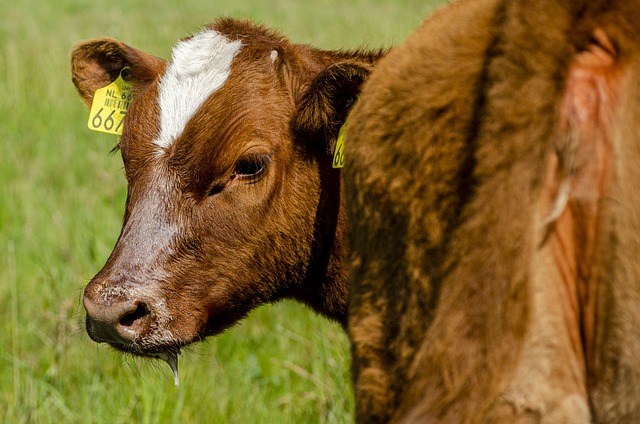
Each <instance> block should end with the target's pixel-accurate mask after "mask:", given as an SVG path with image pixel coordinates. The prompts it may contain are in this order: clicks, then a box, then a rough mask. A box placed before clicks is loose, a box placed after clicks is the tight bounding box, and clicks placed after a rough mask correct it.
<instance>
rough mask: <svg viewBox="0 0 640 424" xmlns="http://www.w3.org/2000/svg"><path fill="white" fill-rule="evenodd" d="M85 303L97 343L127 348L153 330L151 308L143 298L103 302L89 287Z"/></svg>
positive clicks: (88, 328)
mask: <svg viewBox="0 0 640 424" xmlns="http://www.w3.org/2000/svg"><path fill="white" fill-rule="evenodd" d="M83 304H84V308H85V310H86V311H87V321H86V327H87V333H88V334H89V337H91V339H92V340H94V341H96V342H99V343H100V342H106V343H109V344H111V345H113V346H115V347H117V348H125V349H126V346H130V345H131V344H132V343H133V344H135V342H136V340H137V339H139V338H140V336H142V335H143V334H144V333H146V332H147V331H148V330H149V327H150V324H151V322H150V321H151V317H150V313H149V309H148V307H147V306H146V304H145V303H144V302H142V301H141V300H114V299H110V300H109V301H103V299H101V298H98V299H96V296H92V294H91V291H88V290H85V293H84V297H83Z"/></svg>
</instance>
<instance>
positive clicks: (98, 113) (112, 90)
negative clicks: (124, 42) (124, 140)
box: [87, 66, 133, 135]
mask: <svg viewBox="0 0 640 424" xmlns="http://www.w3.org/2000/svg"><path fill="white" fill-rule="evenodd" d="M129 74H130V70H129V67H128V66H127V67H125V68H122V70H121V71H120V75H118V78H117V79H116V80H115V81H113V82H112V83H111V84H109V85H107V86H106V87H102V88H100V89H98V90H96V92H95V94H94V95H93V103H91V112H89V122H88V123H87V125H88V126H89V129H91V130H94V131H102V132H106V133H109V134H116V135H121V134H122V121H123V120H124V115H125V114H126V113H127V110H129V105H130V104H131V100H133V94H132V93H131V83H130V82H129V81H126V80H128V76H129Z"/></svg>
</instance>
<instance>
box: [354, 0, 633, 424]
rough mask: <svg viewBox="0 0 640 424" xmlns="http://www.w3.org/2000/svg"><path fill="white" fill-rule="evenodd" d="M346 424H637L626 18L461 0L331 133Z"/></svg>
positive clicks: (525, 2) (605, 10)
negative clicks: (348, 258) (340, 221)
mask: <svg viewBox="0 0 640 424" xmlns="http://www.w3.org/2000/svg"><path fill="white" fill-rule="evenodd" d="M347 128H348V131H347V140H346V165H345V186H346V189H347V205H348V209H349V220H350V233H349V234H350V245H351V249H352V254H353V259H354V263H353V268H352V285H351V290H352V300H351V306H350V312H349V314H350V315H349V333H350V338H351V341H352V348H353V357H354V379H355V390H356V399H357V402H356V404H357V418H358V421H359V422H399V423H415V422H425V423H462V422H474V423H476V422H477V423H481V422H482V423H488V422H501V423H516V422H517V423H534V422H535V423H537V422H542V423H590V422H597V423H621V422H625V423H636V422H640V261H639V260H638V259H637V258H636V255H637V254H638V253H639V252H640V190H638V186H637V184H638V183H639V182H640V1H637V0H634V1H630V0H626V1H622V0H593V1H587V0H566V1H563V0H539V1H531V0H511V1H509V0H473V1H472V0H461V1H457V2H454V3H453V4H450V5H448V6H447V7H445V8H443V9H442V10H440V11H439V12H437V13H436V14H435V15H434V16H433V17H432V18H430V19H428V20H427V21H425V23H424V24H423V25H422V27H421V28H420V29H419V30H418V31H417V32H416V33H415V34H414V35H413V36H411V37H410V39H409V40H408V41H407V43H406V44H404V45H403V46H401V47H399V48H397V49H395V50H393V51H392V52H391V53H390V54H389V55H387V56H386V57H385V58H383V60H382V61H381V62H380V63H379V64H378V65H377V66H376V69H375V70H374V72H373V73H372V75H371V77H370V79H369V80H368V81H367V83H366V84H365V87H364V88H363V93H362V95H361V98H360V100H359V101H358V104H357V105H356V107H355V109H354V111H353V112H352V113H351V115H350V117H349V123H348V124H347Z"/></svg>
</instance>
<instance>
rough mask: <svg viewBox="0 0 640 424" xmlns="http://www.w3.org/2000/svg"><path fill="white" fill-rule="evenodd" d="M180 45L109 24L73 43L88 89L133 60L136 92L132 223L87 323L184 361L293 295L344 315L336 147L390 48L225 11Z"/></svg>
mask: <svg viewBox="0 0 640 424" xmlns="http://www.w3.org/2000/svg"><path fill="white" fill-rule="evenodd" d="M172 56H173V57H172V60H171V61H170V62H165V61H164V60H162V59H158V58H155V57H153V56H150V55H148V54H145V53H143V52H141V51H138V50H136V49H134V48H131V47H129V46H127V45H125V44H123V43H121V42H119V41H116V40H112V39H99V40H94V41H90V42H86V43H83V44H81V45H79V46H78V47H76V49H75V50H74V53H73V58H72V62H73V78H74V83H75V84H76V87H77V88H78V91H79V93H80V94H81V96H82V97H83V99H84V101H85V102H86V103H87V104H91V101H92V98H93V94H94V92H95V90H96V89H97V88H100V87H103V86H106V85H107V84H109V83H110V82H111V81H113V80H115V79H116V77H117V76H118V75H119V74H120V72H121V70H122V69H123V68H124V67H129V74H128V80H129V82H130V83H131V84H132V85H133V92H134V93H135V95H136V97H135V100H134V101H133V103H132V105H131V108H130V109H129V111H128V113H127V116H126V118H125V121H124V131H123V134H122V137H121V139H120V142H119V148H120V150H121V152H122V157H123V161H124V165H125V172H126V176H127V180H128V197H127V208H126V214H125V218H124V226H123V229H122V233H121V235H120V238H119V239H118V243H117V245H116V246H115V248H114V250H113V253H112V254H111V257H110V258H109V259H108V260H107V263H106V264H105V266H104V268H103V269H102V270H101V271H100V272H99V273H98V274H97V275H96V276H95V277H94V278H93V280H92V281H91V282H90V283H89V284H88V285H87V287H86V288H85V291H84V305H85V308H86V310H87V331H88V333H89V335H90V336H91V337H92V338H93V339H94V340H96V341H101V342H109V343H110V344H112V345H113V346H115V347H116V348H118V349H122V350H125V351H128V352H131V353H134V354H138V355H146V356H159V357H162V358H165V359H169V360H170V361H173V362H175V355H176V353H177V352H178V351H179V349H180V348H181V347H182V346H184V345H186V344H188V343H191V342H194V341H197V340H201V339H202V338H203V337H206V336H208V335H212V334H216V333H218V332H220V331H222V330H224V329H225V328H227V327H229V326H230V325H232V324H233V323H235V322H237V321H238V320H239V319H241V318H242V317H244V316H245V315H246V314H247V313H248V312H249V311H250V310H251V309H252V308H254V307H256V306H258V305H261V304H263V303H266V302H273V301H277V300H279V299H283V298H293V299H296V300H299V301H301V302H303V303H306V304H307V305H309V306H310V307H311V308H313V309H314V310H316V311H317V312H319V313H321V314H323V315H325V316H327V317H329V318H331V319H334V320H336V321H338V322H340V323H341V324H343V325H345V323H346V313H347V303H348V299H347V295H348V293H347V292H348V289H347V284H346V272H345V269H344V258H345V255H346V249H345V242H344V233H345V230H346V225H347V224H346V211H345V207H344V191H343V189H342V185H341V180H340V171H339V170H338V169H333V168H332V161H333V157H332V155H331V152H332V148H333V145H334V144H335V141H336V138H337V134H338V131H339V129H340V127H341V125H342V123H343V122H344V119H345V117H346V115H347V112H348V110H349V108H350V107H351V104H352V103H353V100H354V98H355V96H357V94H358V92H359V87H360V85H361V83H362V81H363V80H364V79H365V78H366V77H367V75H368V73H369V70H370V69H371V67H372V66H373V63H375V61H376V60H377V59H378V58H379V57H380V53H365V52H352V53H349V52H337V51H324V50H319V49H314V48H311V47H309V46H304V45H296V44H292V43H289V42H288V41H287V40H285V39H284V38H283V37H282V36H280V35H278V34H276V33H274V32H272V31H269V30H267V29H265V28H262V27H259V26H256V25H253V24H251V23H249V22H246V21H237V20H232V19H221V20H219V21H217V22H216V23H215V24H213V25H211V26H210V27H208V28H206V29H205V30H203V31H202V32H201V33H199V34H196V35H195V36H193V37H190V38H188V39H185V40H183V41H181V42H180V43H179V44H178V45H177V46H176V47H175V48H174V50H173V55H172Z"/></svg>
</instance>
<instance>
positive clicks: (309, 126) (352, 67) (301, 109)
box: [291, 62, 371, 143]
mask: <svg viewBox="0 0 640 424" xmlns="http://www.w3.org/2000/svg"><path fill="white" fill-rule="evenodd" d="M370 71H371V67H370V66H367V65H363V64H361V63H352V62H341V63H337V64H334V65H331V66H329V67H327V68H325V69H324V70H323V71H321V72H320V73H319V74H318V75H317V76H316V77H315V79H314V80H313V81H312V83H311V85H310V86H309V89H308V90H307V91H306V92H305V93H304V94H303V95H302V97H301V99H300V101H299V103H298V107H297V110H296V113H295V115H294V117H293V120H292V122H291V129H292V130H293V132H294V134H296V135H298V136H300V137H303V138H305V139H323V140H326V141H328V142H329V143H331V142H332V141H333V140H335V139H336V138H337V137H338V133H339V131H340V127H341V126H342V124H344V122H345V120H346V118H347V115H348V113H349V110H350V109H351V106H353V103H354V102H355V101H356V99H357V97H358V95H359V94H360V88H361V85H362V83H363V82H364V81H365V80H366V79H367V77H368V76H369V72H370Z"/></svg>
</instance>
